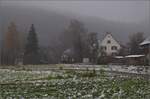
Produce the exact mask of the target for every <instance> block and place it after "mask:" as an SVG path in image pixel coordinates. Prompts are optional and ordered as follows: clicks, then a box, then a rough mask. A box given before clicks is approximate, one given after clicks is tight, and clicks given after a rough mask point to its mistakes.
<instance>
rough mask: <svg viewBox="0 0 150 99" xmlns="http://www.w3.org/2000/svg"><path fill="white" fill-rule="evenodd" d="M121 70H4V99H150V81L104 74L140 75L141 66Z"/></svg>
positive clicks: (0, 78) (0, 74)
mask: <svg viewBox="0 0 150 99" xmlns="http://www.w3.org/2000/svg"><path fill="white" fill-rule="evenodd" d="M121 67H122V66H120V67H119V66H113V68H112V66H111V67H110V66H109V67H108V66H98V65H64V64H61V65H58V64H57V65H52V66H51V65H49V66H48V65H45V66H44V65H43V66H42V65H38V66H22V67H18V66H16V67H14V66H9V67H0V68H1V69H0V99H136V98H137V99H150V80H149V79H145V78H138V77H134V78H120V77H116V76H110V75H111V74H109V73H106V72H104V71H105V70H106V71H123V72H127V71H128V72H130V71H134V72H133V73H139V72H136V71H137V67H134V66H132V67H124V66H123V67H122V68H121ZM124 68H125V70H126V71H125V70H124ZM130 73H131V72H130ZM140 73H142V72H140ZM143 73H149V71H148V72H147V71H146V72H145V71H143Z"/></svg>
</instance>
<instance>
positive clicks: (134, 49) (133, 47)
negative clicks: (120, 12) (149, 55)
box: [128, 32, 145, 54]
mask: <svg viewBox="0 0 150 99" xmlns="http://www.w3.org/2000/svg"><path fill="white" fill-rule="evenodd" d="M144 39H145V38H144V33H141V32H137V33H134V34H132V35H131V36H130V37H129V43H128V45H129V53H130V54H141V53H142V50H141V48H140V46H139V44H140V43H141V42H143V41H144Z"/></svg>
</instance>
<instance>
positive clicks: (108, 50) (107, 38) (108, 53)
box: [100, 33, 121, 55]
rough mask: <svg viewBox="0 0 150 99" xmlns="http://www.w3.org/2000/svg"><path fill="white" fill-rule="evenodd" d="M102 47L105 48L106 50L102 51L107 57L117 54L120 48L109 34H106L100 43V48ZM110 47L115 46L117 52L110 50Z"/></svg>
mask: <svg viewBox="0 0 150 99" xmlns="http://www.w3.org/2000/svg"><path fill="white" fill-rule="evenodd" d="M108 40H110V43H108ZM102 46H105V47H106V50H104V51H105V52H106V54H107V55H111V54H112V53H117V52H118V50H119V49H120V48H121V46H120V44H119V43H118V42H117V41H116V40H115V39H114V38H113V37H112V35H111V34H110V33H108V34H107V35H106V36H105V38H104V39H103V40H102V42H101V43H100V48H101V47H102ZM112 46H116V47H117V50H112V49H111V47H112Z"/></svg>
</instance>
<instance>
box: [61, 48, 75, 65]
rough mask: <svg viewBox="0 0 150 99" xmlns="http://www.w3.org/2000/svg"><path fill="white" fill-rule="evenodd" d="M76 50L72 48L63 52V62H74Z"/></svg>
mask: <svg viewBox="0 0 150 99" xmlns="http://www.w3.org/2000/svg"><path fill="white" fill-rule="evenodd" d="M73 55H74V51H73V50H72V49H67V50H65V51H64V52H63V54H62V56H61V62H62V63H65V64H66V63H74V62H75V59H74V57H73Z"/></svg>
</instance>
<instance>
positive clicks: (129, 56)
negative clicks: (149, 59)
mask: <svg viewBox="0 0 150 99" xmlns="http://www.w3.org/2000/svg"><path fill="white" fill-rule="evenodd" d="M143 56H145V55H127V56H125V58H139V57H143Z"/></svg>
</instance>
